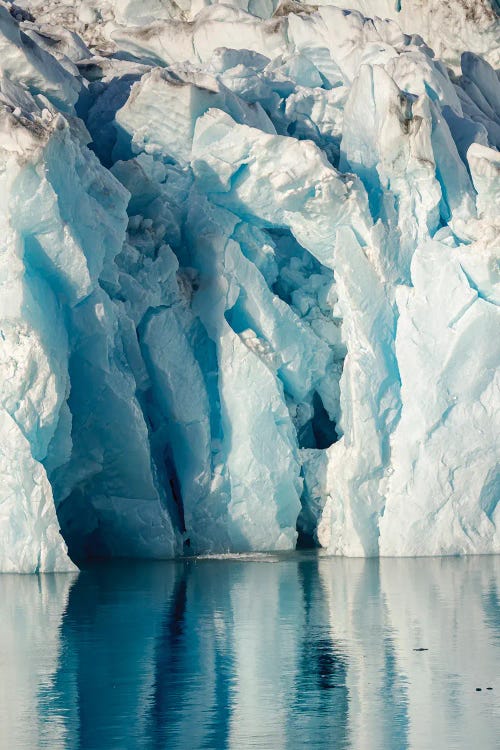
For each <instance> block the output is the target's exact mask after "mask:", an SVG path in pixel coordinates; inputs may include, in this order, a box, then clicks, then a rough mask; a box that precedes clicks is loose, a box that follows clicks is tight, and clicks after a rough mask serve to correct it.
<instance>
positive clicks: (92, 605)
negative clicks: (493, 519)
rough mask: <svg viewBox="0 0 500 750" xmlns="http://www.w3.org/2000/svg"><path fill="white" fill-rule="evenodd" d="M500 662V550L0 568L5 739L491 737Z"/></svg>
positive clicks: (26, 742)
mask: <svg viewBox="0 0 500 750" xmlns="http://www.w3.org/2000/svg"><path fill="white" fill-rule="evenodd" d="M416 649H427V650H416ZM499 668H500V557H475V558H469V559H457V558H449V559H421V560H405V559H403V560H382V561H380V562H378V561H376V560H343V559H329V558H327V557H322V556H317V555H316V554H314V553H294V554H290V555H254V556H251V555H247V556H243V557H240V558H237V559H218V560H213V559H212V560H206V559H205V560H202V559H197V560H196V559H191V560H189V561H178V562H162V563H147V564H121V565H113V566H111V567H109V566H108V567H99V568H95V569H93V570H89V571H85V572H82V573H80V574H79V575H75V576H73V575H62V574H60V575H40V576H13V575H3V576H0V748H1V750H38V748H44V749H45V748H47V749H50V750H62V749H63V748H64V749H65V750H66V749H68V750H136V749H137V750H139V749H141V750H142V749H146V748H147V749H148V750H149V749H150V748H151V750H160V749H161V750H164V749H165V750H167V749H168V750H177V749H179V750H181V749H182V750H195V749H196V748H209V749H211V750H222V749H223V748H231V749H234V750H246V749H247V748H262V749H264V750H279V749H281V748H291V749H295V748H313V749H316V748H318V749H321V748H332V749H335V750H343V749H344V748H345V749H347V748H349V749H350V748H355V749H356V750H357V749H359V750H379V749H380V750H403V748H411V749H412V750H454V749H455V748H459V749H460V750H462V749H463V750H471V749H472V750H497V748H499V747H500V679H499V673H500V669H499ZM477 688H481V690H477ZM487 688H492V689H491V690H488V689H487Z"/></svg>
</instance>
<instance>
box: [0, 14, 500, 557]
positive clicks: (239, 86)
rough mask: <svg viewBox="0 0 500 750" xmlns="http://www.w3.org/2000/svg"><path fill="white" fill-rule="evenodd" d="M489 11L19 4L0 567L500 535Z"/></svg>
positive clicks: (0, 292) (495, 163)
mask: <svg viewBox="0 0 500 750" xmlns="http://www.w3.org/2000/svg"><path fill="white" fill-rule="evenodd" d="M347 6H348V7H347ZM497 10H498V8H497V4H492V2H489V0H474V1H472V0H471V2H469V0H449V1H448V2H446V3H443V2H441V0H401V1H400V2H395V1H394V2H393V0H376V1H374V2H368V1H367V2H365V1H364V0H349V2H345V1H344V0H339V1H338V2H337V3H336V4H335V3H334V1H333V0H332V1H331V2H324V0H322V2H320V4H319V5H316V4H314V6H310V5H306V4H303V3H299V2H294V1H293V2H288V0H286V1H283V2H280V3H279V4H278V3H277V2H275V1H274V0H248V1H247V0H235V1H234V2H231V1H230V0H228V2H224V3H215V4H213V3H211V2H209V0H193V2H192V3H191V2H189V0H182V2H171V1H170V0H142V1H141V2H136V1H135V0H103V2H94V0H77V1H76V0H75V2H73V3H71V4H70V5H67V4H65V3H64V2H60V0H19V2H17V1H16V3H12V2H4V0H0V196H1V200H0V385H1V388H0V478H1V481H0V541H1V544H0V570H1V571H6V572H19V571H22V572H40V571H45V572H50V571H63V570H71V569H73V568H74V564H73V563H77V564H85V562H86V561H88V560H89V559H94V558H117V557H127V558H133V557H135V558H157V559H158V558H159V559H162V558H163V559H165V558H173V557H181V556H183V555H190V554H223V553H227V552H245V553H248V552H253V551H259V550H260V551H285V550H292V549H294V548H295V547H296V546H297V545H298V546H299V547H305V546H321V547H323V548H325V549H326V550H328V552H329V553H330V554H331V555H346V556H350V557H355V556H358V557H371V556H373V557H377V556H382V557H384V556H413V555H456V554H489V553H499V552H500V504H499V499H500V472H499V466H500V367H499V364H500V336H499V330H500V325H499V323H500V316H499V307H498V304H499V300H500V291H499V289H500V284H499V280H500V272H499V236H500V224H499V222H500V218H499V217H500V203H499V201H500V183H499V175H500V155H499V152H498V147H499V146H500V80H499V77H498V68H499V67H500V59H499V50H500V37H499V23H498V13H497Z"/></svg>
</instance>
